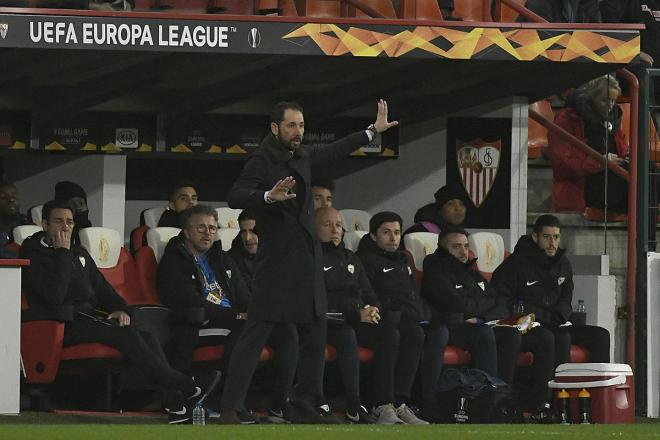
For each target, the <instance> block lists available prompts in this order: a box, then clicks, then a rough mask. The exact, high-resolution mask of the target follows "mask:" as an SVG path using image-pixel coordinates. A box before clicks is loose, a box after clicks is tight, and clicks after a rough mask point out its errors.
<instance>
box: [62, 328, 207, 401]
mask: <svg viewBox="0 0 660 440" xmlns="http://www.w3.org/2000/svg"><path fill="white" fill-rule="evenodd" d="M94 342H96V343H101V344H105V345H109V346H111V347H114V348H116V349H117V350H119V351H120V352H121V353H122V354H123V355H124V357H125V358H126V359H127V360H128V362H130V363H131V364H132V365H133V366H134V367H135V368H136V369H137V370H138V371H139V372H140V373H141V374H142V375H144V377H146V378H148V379H150V380H152V381H153V382H154V383H155V384H156V385H158V386H159V387H160V388H161V389H162V390H176V391H178V392H180V393H181V396H182V397H187V396H190V395H192V394H194V393H195V386H194V384H193V382H192V379H190V378H189V377H188V376H186V375H184V374H183V373H181V372H179V371H177V370H175V369H174V368H172V367H170V365H169V364H168V363H167V359H166V357H165V353H164V352H163V350H162V349H161V347H160V344H159V343H158V341H157V340H156V338H155V337H153V336H152V335H151V334H150V333H148V332H144V331H139V330H136V329H135V328H133V327H132V326H125V327H119V326H118V325H114V324H113V325H105V324H104V323H102V322H98V321H94V320H92V319H88V318H85V317H76V318H74V320H73V321H70V322H67V323H66V327H65V330H64V346H65V347H66V346H71V345H75V344H83V343H94ZM173 399H174V397H171V396H169V393H165V394H164V402H163V403H164V404H165V405H166V406H168V405H174V404H175V402H174V401H173Z"/></svg>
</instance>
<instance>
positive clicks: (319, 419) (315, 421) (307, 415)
mask: <svg viewBox="0 0 660 440" xmlns="http://www.w3.org/2000/svg"><path fill="white" fill-rule="evenodd" d="M291 404H292V405H293V406H294V408H295V409H296V412H297V413H298V414H299V416H300V418H299V422H298V423H302V424H305V425H322V424H325V423H328V422H326V421H325V419H324V417H323V416H322V415H321V413H320V410H317V408H314V407H313V406H312V405H310V404H309V403H308V402H306V401H304V400H296V401H293V402H291Z"/></svg>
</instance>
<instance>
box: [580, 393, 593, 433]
mask: <svg viewBox="0 0 660 440" xmlns="http://www.w3.org/2000/svg"><path fill="white" fill-rule="evenodd" d="M578 407H579V408H580V423H581V424H583V425H588V424H590V423H591V393H590V392H589V391H587V389H586V388H582V389H581V390H580V392H579V393H578Z"/></svg>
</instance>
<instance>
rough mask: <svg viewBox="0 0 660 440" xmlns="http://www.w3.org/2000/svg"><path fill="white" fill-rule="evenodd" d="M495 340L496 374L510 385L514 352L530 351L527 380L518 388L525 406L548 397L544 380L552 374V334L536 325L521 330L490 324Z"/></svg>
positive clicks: (553, 356)
mask: <svg viewBox="0 0 660 440" xmlns="http://www.w3.org/2000/svg"><path fill="white" fill-rule="evenodd" d="M493 331H494V332H495V339H496V341H497V374H498V376H499V377H500V378H501V379H502V380H504V381H505V382H506V383H508V384H509V385H511V386H513V383H514V374H515V371H516V364H517V361H518V353H520V352H528V351H529V352H532V354H533V355H534V363H533V364H532V366H531V379H530V383H528V384H525V386H524V387H523V388H522V389H521V390H520V401H521V402H522V403H523V406H525V407H527V408H528V409H537V408H538V407H539V406H541V405H542V404H543V403H545V402H548V401H549V400H550V397H551V395H550V390H549V388H548V381H549V380H552V378H553V377H554V371H555V369H554V365H555V364H554V360H555V338H554V334H553V333H552V332H551V331H550V330H548V329H546V328H544V327H536V328H534V329H532V330H530V331H528V332H527V333H525V334H522V333H521V332H519V331H518V330H517V329H515V328H512V327H493Z"/></svg>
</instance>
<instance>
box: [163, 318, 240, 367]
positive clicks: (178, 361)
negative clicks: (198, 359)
mask: <svg viewBox="0 0 660 440" xmlns="http://www.w3.org/2000/svg"><path fill="white" fill-rule="evenodd" d="M244 323H245V321H241V320H237V319H235V318H234V317H233V316H232V317H231V318H225V319H216V318H211V319H209V322H208V323H207V324H206V325H205V326H204V327H203V328H219V329H228V330H230V331H231V332H230V333H229V335H227V336H226V337H225V336H223V337H220V338H216V337H213V338H209V339H213V341H212V343H205V342H204V341H203V339H206V338H200V336H199V330H200V327H199V326H197V325H175V326H173V328H172V337H171V339H170V341H169V342H168V344H167V354H168V358H169V359H170V364H171V365H172V368H175V369H177V370H179V371H182V372H188V371H190V367H191V366H192V360H193V354H194V352H195V349H196V348H197V347H199V346H200V345H212V344H216V343H218V344H220V343H222V344H224V345H225V352H224V355H223V356H222V361H221V365H218V368H220V369H221V370H223V372H224V370H225V369H226V366H227V364H228V360H229V358H230V356H231V352H232V349H233V347H234V345H235V344H236V341H237V340H238V337H239V335H240V333H241V330H242V329H243V325H244Z"/></svg>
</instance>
